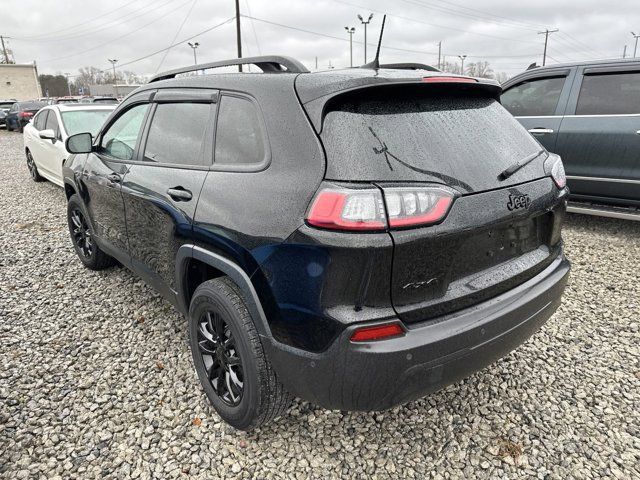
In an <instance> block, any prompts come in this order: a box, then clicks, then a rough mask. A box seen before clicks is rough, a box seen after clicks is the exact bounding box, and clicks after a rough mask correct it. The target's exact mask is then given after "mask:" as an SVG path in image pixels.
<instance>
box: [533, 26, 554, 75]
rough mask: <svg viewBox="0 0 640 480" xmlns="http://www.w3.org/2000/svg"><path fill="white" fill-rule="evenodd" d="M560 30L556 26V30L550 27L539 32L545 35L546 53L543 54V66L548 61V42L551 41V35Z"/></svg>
mask: <svg viewBox="0 0 640 480" xmlns="http://www.w3.org/2000/svg"><path fill="white" fill-rule="evenodd" d="M558 31H559V30H558V29H557V28H556V29H555V30H549V29H548V28H547V29H546V30H545V31H544V32H538V35H544V53H543V54H542V66H543V67H544V66H545V65H546V63H547V43H549V35H550V34H552V33H556V32H558Z"/></svg>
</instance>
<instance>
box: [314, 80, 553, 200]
mask: <svg viewBox="0 0 640 480" xmlns="http://www.w3.org/2000/svg"><path fill="white" fill-rule="evenodd" d="M361 92H366V90H364V91H361ZM363 95H364V94H360V95H359V96H351V97H347V98H346V99H344V100H343V101H341V102H340V103H339V104H334V105H332V106H330V111H329V112H328V113H326V116H325V118H324V124H323V130H322V134H321V137H322V141H323V143H324V146H325V149H326V152H327V178H329V179H336V180H364V181H376V180H390V181H436V182H439V183H446V184H449V185H452V186H455V185H458V186H461V187H463V188H464V189H466V190H469V191H471V190H475V189H476V188H479V187H480V185H479V184H478V179H487V181H488V180H490V179H493V180H495V178H496V177H495V176H494V175H497V174H498V173H499V172H500V171H501V169H504V168H506V167H508V166H510V165H512V164H513V163H514V162H516V161H519V160H520V159H523V158H525V157H527V156H529V155H532V154H534V153H536V152H538V151H540V150H541V148H542V147H541V146H540V144H539V143H538V142H537V141H536V140H534V139H533V137H532V136H531V135H529V134H528V133H527V132H526V130H524V128H523V127H522V126H521V125H520V124H519V123H518V121H517V120H515V119H514V118H513V117H512V116H511V115H510V114H509V112H507V111H506V110H505V109H504V108H503V107H502V105H500V103H499V102H498V101H496V100H495V99H493V98H485V97H483V96H479V95H475V94H470V93H458V94H455V93H447V92H445V91H443V90H439V89H431V88H430V89H429V90H428V91H427V90H426V89H425V88H424V87H423V88H417V89H412V88H407V87H404V88H403V89H402V90H400V89H398V88H386V89H385V88H381V89H378V91H377V92H376V93H375V95H372V94H369V93H367V94H366V97H365V96H363ZM470 185H475V187H471V186H470Z"/></svg>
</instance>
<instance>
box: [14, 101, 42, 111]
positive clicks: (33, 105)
mask: <svg viewBox="0 0 640 480" xmlns="http://www.w3.org/2000/svg"><path fill="white" fill-rule="evenodd" d="M44 106H46V103H44V102H21V103H20V104H19V108H20V110H39V109H41V108H42V107H44Z"/></svg>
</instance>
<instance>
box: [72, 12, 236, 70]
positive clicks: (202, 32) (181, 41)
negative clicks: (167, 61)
mask: <svg viewBox="0 0 640 480" xmlns="http://www.w3.org/2000/svg"><path fill="white" fill-rule="evenodd" d="M235 18H236V17H235V16H233V17H230V18H227V19H226V20H225V21H224V22H220V23H218V24H216V25H214V26H213V27H209V28H207V29H205V30H202V31H201V32H198V33H196V34H194V35H191V36H189V37H187V38H183V39H182V40H180V41H178V42H174V43H172V44H171V45H169V46H167V47H165V48H161V49H160V50H156V51H155V52H153V53H149V54H147V55H144V56H142V57H139V58H136V59H134V60H129V61H128V62H124V63H120V68H122V67H126V66H128V65H132V64H134V63H138V62H141V61H142V60H146V59H147V58H150V57H153V56H154V55H158V54H159V53H162V52H164V51H166V50H169V49H171V48H173V47H175V46H176V45H180V44H181V43H186V42H188V41H189V40H193V39H194V38H196V37H199V36H200V35H204V34H205V33H208V32H210V31H212V30H215V29H216V28H220V27H222V26H223V25H226V24H227V23H230V22H231V21H232V20H235ZM109 68H111V67H108V68H105V69H104V70H98V72H99V73H104V72H105V71H107V70H108V69H109ZM70 76H71V77H79V76H80V74H76V75H70Z"/></svg>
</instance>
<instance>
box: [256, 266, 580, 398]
mask: <svg viewBox="0 0 640 480" xmlns="http://www.w3.org/2000/svg"><path fill="white" fill-rule="evenodd" d="M569 270H570V265H569V262H568V261H567V260H566V258H565V257H564V256H563V255H560V256H559V257H558V258H557V259H555V260H554V261H553V263H552V264H551V265H549V266H548V267H547V268H546V269H545V270H544V271H542V272H541V273H540V274H538V275H537V276H535V277H534V278H532V279H530V280H529V281H527V282H525V283H524V284H522V285H520V286H518V287H516V288H514V289H512V290H510V291H508V292H506V293H504V294H502V295H500V296H498V297H495V298H492V299H490V300H488V301H486V302H483V303H481V304H478V305H475V306H473V307H470V308H467V309H465V310H462V311H459V312H456V313H454V314H450V315H446V316H443V317H439V318H435V319H431V320H429V321H428V322H423V323H420V324H412V325H411V326H410V328H408V329H407V333H406V335H404V336H403V337H398V338H393V339H389V340H383V341H378V342H366V343H353V342H351V341H350V340H349V338H350V337H351V334H352V333H353V331H354V330H355V328H356V327H358V326H362V325H363V324H362V323H359V324H358V325H352V326H350V327H348V328H346V329H345V330H344V331H343V332H342V333H341V335H340V336H339V337H338V338H336V339H335V341H334V342H333V343H332V344H331V346H330V347H329V348H328V349H327V350H326V351H324V352H322V353H309V352H306V351H303V350H299V349H295V348H292V347H288V346H286V345H283V344H280V343H277V342H268V341H267V342H265V346H266V348H267V349H268V353H269V358H270V360H271V362H272V364H273V366H274V368H275V370H276V372H277V374H278V377H279V378H280V380H281V381H282V382H283V384H284V385H285V387H286V388H287V389H289V391H290V392H291V393H293V394H295V395H297V396H299V397H301V398H303V399H305V400H308V401H310V402H313V403H315V404H318V405H320V406H322V407H325V408H329V409H338V410H382V409H386V408H390V407H392V406H394V405H398V404H401V403H405V402H408V401H411V400H414V399H416V398H420V397H422V396H424V395H426V394H428V393H430V392H433V391H436V390H439V389H440V388H442V387H444V386H446V385H448V384H450V383H453V382H455V381H457V380H459V379H461V378H464V377H465V376H467V375H469V374H470V373H472V372H474V371H477V370H479V369H481V368H484V367H485V366H487V365H489V364H490V363H492V362H493V361H495V360H496V359H498V358H500V357H502V356H504V355H506V354H507V353H509V352H510V351H511V350H513V349H514V348H516V347H517V346H518V345H520V344H521V343H523V342H524V341H525V340H526V339H527V338H529V337H530V336H531V335H532V334H533V333H534V332H535V331H536V330H538V329H539V328H540V327H541V326H542V325H543V324H544V323H545V322H546V321H547V320H548V319H549V317H550V316H551V315H552V314H553V312H554V311H555V310H556V308H557V307H558V305H559V304H560V298H561V295H562V292H563V291H564V288H565V285H566V282H567V278H568V275H569ZM365 324H366V323H365Z"/></svg>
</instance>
